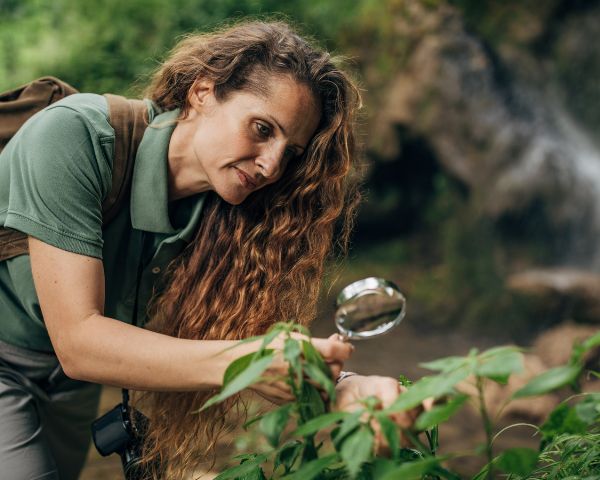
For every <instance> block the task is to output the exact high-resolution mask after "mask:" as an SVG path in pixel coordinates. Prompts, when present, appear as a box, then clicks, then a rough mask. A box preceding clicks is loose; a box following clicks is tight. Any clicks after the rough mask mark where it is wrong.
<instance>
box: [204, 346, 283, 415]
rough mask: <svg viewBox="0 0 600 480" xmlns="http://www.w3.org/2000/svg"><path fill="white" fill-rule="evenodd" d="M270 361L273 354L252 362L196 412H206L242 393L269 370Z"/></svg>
mask: <svg viewBox="0 0 600 480" xmlns="http://www.w3.org/2000/svg"><path fill="white" fill-rule="evenodd" d="M272 361H273V354H269V355H267V356H265V357H262V358H260V359H258V360H255V361H253V362H252V363H251V364H250V365H249V366H248V367H247V368H246V369H245V370H243V371H241V373H238V374H237V375H236V376H235V377H233V378H232V379H231V380H230V381H229V383H228V384H227V385H226V386H224V387H223V389H222V390H221V392H220V393H219V394H217V395H215V396H214V397H212V398H210V399H209V400H208V401H207V402H206V403H205V404H204V405H203V406H202V408H200V410H198V411H200V412H201V411H202V410H206V409H207V408H208V407H210V406H211V405H214V404H215V403H219V402H222V401H223V400H225V399H226V398H229V397H231V396H232V395H235V394H236V393H238V392H240V391H242V390H243V389H244V388H247V387H249V386H250V385H252V384H253V383H256V382H257V381H258V380H259V379H260V376H261V375H262V374H263V372H264V371H265V370H266V369H267V368H269V365H270V364H271V362H272ZM225 375H226V376H227V372H225Z"/></svg>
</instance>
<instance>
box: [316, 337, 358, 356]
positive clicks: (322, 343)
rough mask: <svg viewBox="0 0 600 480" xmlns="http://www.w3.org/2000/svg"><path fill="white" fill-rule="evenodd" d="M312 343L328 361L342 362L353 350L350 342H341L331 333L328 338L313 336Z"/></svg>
mask: <svg viewBox="0 0 600 480" xmlns="http://www.w3.org/2000/svg"><path fill="white" fill-rule="evenodd" d="M312 343H313V345H314V346H315V348H316V349H317V350H318V351H319V353H320V354H321V355H322V356H323V358H324V359H325V361H326V362H328V363H330V362H340V363H343V362H344V361H346V360H348V359H349V358H350V355H352V352H353V351H354V346H353V345H352V344H350V343H346V342H341V341H340V340H339V339H338V338H337V337H334V336H333V335H332V336H331V337H329V338H328V339H323V338H313V339H312Z"/></svg>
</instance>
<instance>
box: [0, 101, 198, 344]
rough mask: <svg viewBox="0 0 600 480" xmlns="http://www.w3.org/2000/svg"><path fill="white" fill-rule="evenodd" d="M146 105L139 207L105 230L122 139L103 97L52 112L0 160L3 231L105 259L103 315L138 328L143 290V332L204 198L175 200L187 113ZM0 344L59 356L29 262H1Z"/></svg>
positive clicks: (30, 124) (134, 204)
mask: <svg viewBox="0 0 600 480" xmlns="http://www.w3.org/2000/svg"><path fill="white" fill-rule="evenodd" d="M147 104H148V113H149V121H150V126H149V127H148V128H147V129H146V131H145V133H144V137H143V139H142V141H141V143H140V146H139V149H138V153H137V156H136V159H135V165H134V170H133V178H132V185H131V197H130V201H129V202H126V203H125V204H124V205H123V207H122V208H121V210H120V211H119V213H118V214H117V216H116V217H115V218H114V219H113V220H112V221H111V222H110V224H109V225H108V226H106V228H103V227H102V201H103V199H104V197H105V196H106V195H107V194H108V192H109V191H110V188H111V183H112V182H111V177H112V165H113V155H114V142H115V133H114V130H113V128H112V127H111V125H110V122H109V115H108V105H107V103H106V100H105V98H104V97H103V96H101V95H94V94H76V95H72V96H69V97H67V98H65V99H64V100H61V101H59V102H57V103H55V104H53V105H51V106H49V107H48V108H46V109H44V110H43V111H41V112H39V113H37V114H36V115H34V116H33V117H32V118H31V119H30V120H29V121H27V123H25V124H24V125H23V126H22V127H21V129H19V132H18V133H17V134H16V135H15V136H14V137H13V138H12V139H11V141H10V142H9V143H8V145H7V146H6V147H5V149H4V150H3V151H2V153H0V225H4V226H5V227H10V228H13V229H15V230H20V231H22V232H25V233H27V234H28V235H31V236H33V237H36V238H38V239H40V240H42V241H44V242H46V243H48V244H50V245H54V246H56V247H58V248H61V249H63V250H68V251H70V252H74V253H78V254H81V255H87V256H91V257H96V258H99V259H102V263H103V265H104V275H105V283H106V293H105V298H106V300H105V306H104V314H105V315H106V316H108V317H112V318H116V319H118V320H121V321H124V322H128V323H131V322H132V316H133V309H134V302H135V294H136V290H137V291H138V318H137V319H136V321H137V324H138V325H139V324H142V323H143V322H144V320H145V318H146V315H145V314H146V306H147V305H148V301H149V300H150V297H151V296H152V294H153V291H158V290H159V289H160V285H163V284H164V278H161V277H162V274H163V272H164V271H165V270H166V267H167V265H168V264H169V263H170V262H171V260H173V259H174V258H175V257H176V256H177V255H179V254H180V253H181V252H182V251H183V249H184V248H185V246H186V245H187V244H188V243H189V242H190V241H191V240H192V238H193V235H194V233H195V232H196V230H197V227H198V225H199V222H200V217H201V213H202V205H203V202H204V198H205V194H198V195H194V196H191V197H188V198H184V199H181V200H178V201H176V202H171V203H169V202H168V175H167V153H168V147H169V140H170V138H171V135H172V133H173V130H174V128H175V122H174V120H175V119H176V118H177V114H178V112H177V111H171V112H165V113H160V112H159V111H158V110H157V109H156V107H155V106H154V105H153V104H152V103H151V102H147ZM140 262H141V265H142V271H141V276H140V277H139V278H140V282H139V287H137V279H138V272H139V270H138V269H139V265H140ZM73 301H74V302H76V301H77V299H76V298H73ZM0 340H2V341H4V342H7V343H11V344H13V345H17V346H20V347H24V348H29V349H32V350H39V351H46V352H49V351H52V345H51V343H50V339H49V337H48V333H47V331H46V328H45V325H44V319H43V316H42V313H41V309H40V305H39V301H38V298H37V295H36V292H35V288H34V284H33V279H32V275H31V265H30V262H29V255H21V256H19V257H15V258H12V259H9V260H6V261H3V262H0Z"/></svg>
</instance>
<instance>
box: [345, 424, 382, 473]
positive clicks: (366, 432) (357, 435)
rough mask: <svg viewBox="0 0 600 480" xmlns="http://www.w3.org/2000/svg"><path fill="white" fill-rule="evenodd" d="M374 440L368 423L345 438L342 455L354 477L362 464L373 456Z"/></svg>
mask: <svg viewBox="0 0 600 480" xmlns="http://www.w3.org/2000/svg"><path fill="white" fill-rule="evenodd" d="M373 441H374V438H373V432H372V431H371V429H370V428H369V427H368V426H367V425H361V426H360V427H359V428H358V429H357V430H356V431H355V432H352V433H350V434H348V435H347V436H346V438H345V439H344V440H343V443H342V445H341V448H340V456H341V457H342V460H344V462H345V464H346V468H347V469H348V472H349V473H350V476H351V477H352V478H354V477H355V476H356V475H357V474H358V472H359V470H360V466H361V465H362V464H363V463H364V462H366V461H367V460H369V459H370V458H371V455H372V450H373Z"/></svg>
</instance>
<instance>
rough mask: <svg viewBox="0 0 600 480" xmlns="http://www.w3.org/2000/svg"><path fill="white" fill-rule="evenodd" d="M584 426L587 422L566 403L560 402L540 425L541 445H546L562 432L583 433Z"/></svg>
mask: <svg viewBox="0 0 600 480" xmlns="http://www.w3.org/2000/svg"><path fill="white" fill-rule="evenodd" d="M586 428H587V424H586V423H585V422H584V421H583V420H582V419H581V418H580V417H579V415H577V412H576V410H575V409H574V408H573V407H570V406H569V405H567V404H566V403H561V404H560V405H559V406H558V407H556V408H555V409H554V410H553V411H552V413H550V415H549V416H548V420H546V421H545V422H544V424H543V425H542V426H541V427H540V431H541V432H542V435H543V438H542V445H546V444H547V443H548V442H551V441H552V440H553V439H554V438H555V437H556V436H558V435H561V434H563V433H570V434H573V433H585V431H586Z"/></svg>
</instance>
